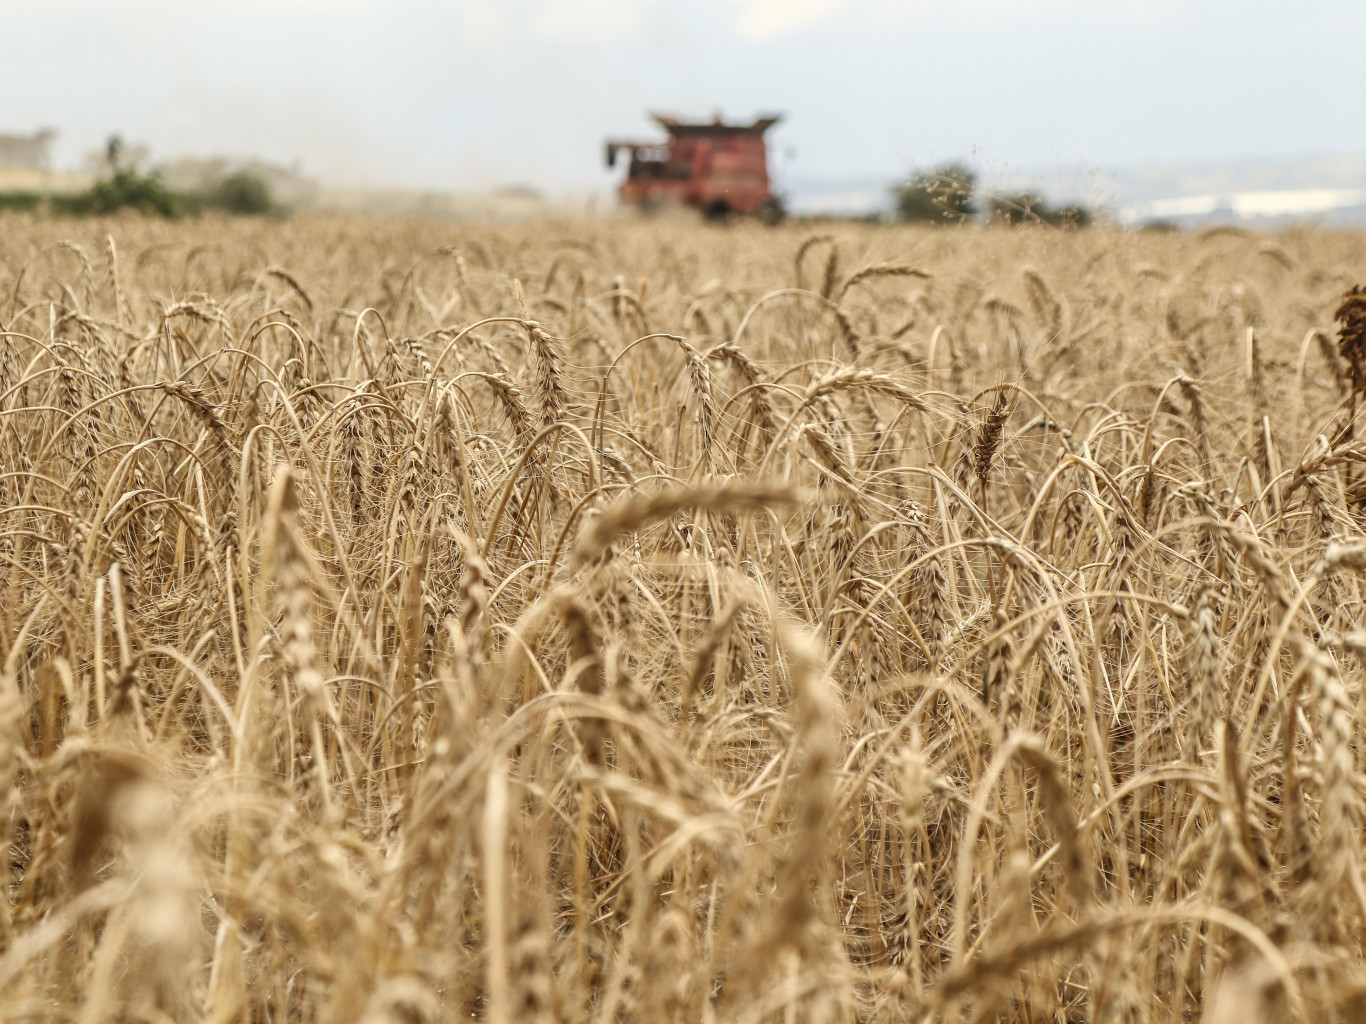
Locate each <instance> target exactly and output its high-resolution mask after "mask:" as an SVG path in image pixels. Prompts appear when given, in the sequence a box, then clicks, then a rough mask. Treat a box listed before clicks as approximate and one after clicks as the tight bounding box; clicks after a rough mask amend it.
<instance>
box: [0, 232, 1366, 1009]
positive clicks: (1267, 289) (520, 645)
mask: <svg viewBox="0 0 1366 1024" xmlns="http://www.w3.org/2000/svg"><path fill="white" fill-rule="evenodd" d="M0 227H3V235H2V236H0V237H3V242H0V258H2V259H0V328H3V332H2V333H0V459H2V460H3V461H2V462H0V773H3V786H0V799H3V801H4V808H5V813H4V814H3V815H2V816H0V829H3V832H2V833H0V843H2V844H3V845H4V847H5V849H6V850H7V851H8V856H7V857H6V859H5V864H6V865H7V866H8V867H7V870H8V872H9V878H8V880H9V887H8V890H7V894H8V898H7V899H3V900H0V1017H2V1018H3V1019H5V1020H13V1021H19V1020H27V1019H34V1020H59V1019H60V1020H75V1021H83V1022H86V1021H90V1022H93V1021H102V1020H111V1021H114V1020H151V1021H165V1020H190V1019H203V1020H213V1021H220V1022H227V1021H239V1020H240V1021H328V1022H332V1021H349V1020H355V1021H367V1022H381V1021H385V1022H400V1021H401V1022H409V1021H437V1020H449V1019H457V1018H460V1019H468V1018H469V1017H471V1016H473V1017H475V1018H478V1019H485V1020H489V1021H492V1022H495V1024H499V1022H511V1021H524V1020H525V1021H550V1020H575V1021H578V1020H589V1021H604V1022H607V1021H618V1020H642V1021H644V1020H680V1021H683V1020H687V1021H697V1020H702V1021H725V1022H730V1021H754V1022H759V1021H778V1020H781V1021H822V1022H823V1021H854V1020H869V1021H873V1020H887V1021H893V1020H895V1021H900V1020H908V1019H910V1020H924V1021H987V1020H997V1019H1001V1020H1021V1021H1082V1020H1092V1021H1115V1020H1128V1021H1143V1022H1147V1021H1154V1022H1157V1021H1185V1020H1195V1019H1200V1018H1202V1017H1208V1018H1209V1019H1212V1020H1218V1021H1237V1022H1238V1024H1254V1022H1257V1021H1272V1020H1304V1021H1309V1020H1314V1021H1319V1020H1335V1019H1336V1020H1344V1021H1345V1020H1358V1019H1362V1015H1363V1014H1364V1013H1366V965H1363V949H1362V935H1363V933H1364V932H1363V929H1366V887H1364V886H1363V878H1362V874H1363V868H1364V867H1366V858H1363V853H1362V831H1361V825H1362V822H1361V794H1362V783H1363V776H1362V765H1361V758H1362V744H1361V740H1362V716H1361V713H1360V710H1359V706H1358V705H1359V702H1360V699H1361V687H1362V681H1363V678H1364V676H1363V668H1362V658H1363V651H1366V634H1363V631H1362V628H1361V619H1362V614H1363V602H1362V580H1361V574H1362V571H1363V570H1366V535H1363V529H1362V524H1363V514H1364V513H1363V501H1366V489H1364V488H1363V483H1362V472H1361V466H1360V463H1361V462H1362V460H1363V457H1366V456H1364V455H1363V450H1362V447H1361V444H1360V442H1358V441H1357V440H1356V432H1355V428H1354V425H1353V420H1352V417H1353V416H1354V414H1355V409H1356V405H1357V402H1356V396H1357V392H1358V390H1359V384H1360V381H1359V380H1358V378H1359V377H1360V376H1361V375H1360V374H1359V373H1358V372H1357V370H1358V369H1359V366H1358V365H1357V364H1359V363H1360V361H1361V360H1360V359H1359V356H1360V353H1359V352H1358V349H1359V348H1360V346H1361V341H1360V324H1359V323H1358V321H1359V320H1360V317H1357V312H1359V311H1358V309H1357V306H1358V305H1360V303H1356V304H1355V305H1354V304H1353V303H1354V301H1355V300H1349V301H1348V302H1347V303H1346V304H1345V305H1344V306H1343V310H1344V313H1343V315H1344V318H1345V319H1344V325H1345V327H1344V331H1345V333H1344V336H1343V339H1344V340H1343V345H1342V349H1341V351H1340V352H1339V350H1338V348H1337V347H1336V345H1335V344H1334V339H1336V338H1337V336H1338V327H1337V325H1336V324H1335V322H1334V320H1335V315H1337V314H1338V312H1339V305H1340V304H1341V303H1342V301H1343V295H1344V293H1345V292H1346V291H1347V289H1348V288H1349V287H1350V286H1352V285H1353V284H1355V283H1356V279H1355V276H1354V275H1355V274H1356V273H1357V272H1358V271H1359V270H1360V268H1361V267H1362V266H1363V265H1366V263H1364V261H1363V257H1366V239H1363V238H1362V237H1361V236H1358V235H1346V234H1344V235H1332V234H1307V233H1306V234H1289V235H1284V236H1280V237H1278V238H1276V239H1269V238H1261V237H1257V236H1252V235H1246V234H1242V233H1229V232H1217V233H1209V234H1205V235H1197V236H1174V235H1163V236H1146V235H1132V234H1119V233H1111V232H1106V231H1101V230H1097V231H1091V232H1084V233H1075V232H1066V233H1056V232H1043V231H1029V230H1026V231H1021V230H1013V231H1010V230H1000V231H993V230H981V231H978V230H965V231H936V230H931V229H913V228H908V229H884V228H872V227H844V228H832V229H830V230H828V231H827V232H826V234H824V235H822V236H819V237H807V236H806V235H805V233H804V232H803V229H802V228H801V227H800V226H790V227H787V228H782V229H778V230H774V231H760V230H757V229H755V230H751V229H749V228H747V227H745V226H738V227H736V228H734V229H732V230H729V231H724V232H722V231H715V230H703V229H702V228H700V227H699V228H691V227H686V226H671V227H668V228H666V229H664V230H662V231H661V230H657V229H655V228H653V227H648V226H637V225H604V224H597V225H537V226H534V227H532V226H527V227H508V228H494V227H486V228H450V227H439V226H432V225H401V224H375V223H367V224H360V223H346V222H332V221H317V222H309V221H301V222H297V223H293V224H288V225H280V224H269V223H255V224H248V223H241V222H230V221H221V222H220V221H205V222H199V223H196V224H191V225H173V224H161V223H153V222H143V221H136V220H117V221H110V222H107V223H99V222H88V223H81V224H70V223H61V222H57V223H53V222H48V221H44V220H38V219H32V218H29V217H26V216H24V215H21V214H9V215H5V216H4V218H3V220H0ZM75 232H79V234H73V233H75ZM816 256H819V259H817V258H815V257H816ZM808 257H812V258H808ZM822 261H823V270H821V269H820V267H821V266H822ZM804 266H805V270H804ZM813 268H816V269H813ZM1353 317H1356V319H1353ZM1344 363H1345V364H1346V368H1344Z"/></svg>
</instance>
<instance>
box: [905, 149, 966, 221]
mask: <svg viewBox="0 0 1366 1024" xmlns="http://www.w3.org/2000/svg"><path fill="white" fill-rule="evenodd" d="M892 193H893V197H894V198H895V200H896V214H897V217H898V218H899V219H900V220H905V221H938V222H941V223H962V222H963V221H966V220H969V219H971V218H972V217H974V216H976V214H977V203H976V193H977V174H976V172H975V171H973V170H972V168H970V167H968V166H967V164H964V163H958V162H954V163H948V164H941V165H940V166H938V167H936V168H934V169H933V170H930V171H922V172H920V173H918V174H915V175H913V176H912V177H911V179H910V180H909V181H906V182H904V183H902V184H900V185H897V186H896V187H895V188H894V189H893V190H892Z"/></svg>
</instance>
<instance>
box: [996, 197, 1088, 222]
mask: <svg viewBox="0 0 1366 1024" xmlns="http://www.w3.org/2000/svg"><path fill="white" fill-rule="evenodd" d="M988 210H989V212H990V214H991V219H992V220H993V221H995V222H996V223H999V224H1031V223H1032V224H1052V225H1053V226H1054V227H1073V228H1084V227H1086V226H1087V225H1088V224H1090V223H1091V211H1090V210H1088V209H1087V208H1086V207H1084V206H1080V205H1077V204H1072V205H1069V206H1058V207H1054V206H1049V205H1048V203H1047V202H1046V201H1045V200H1044V198H1043V197H1042V196H1040V195H1039V194H1038V193H1036V192H1017V193H1015V194H1014V195H1008V196H995V197H993V198H992V200H991V202H990V203H989V204H988Z"/></svg>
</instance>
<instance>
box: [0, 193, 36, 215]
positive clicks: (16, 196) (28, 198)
mask: <svg viewBox="0 0 1366 1024" xmlns="http://www.w3.org/2000/svg"><path fill="white" fill-rule="evenodd" d="M42 202H43V197H42V195H41V194H40V193H38V192H0V210H21V211H28V210H36V209H38V207H39V206H41V205H42Z"/></svg>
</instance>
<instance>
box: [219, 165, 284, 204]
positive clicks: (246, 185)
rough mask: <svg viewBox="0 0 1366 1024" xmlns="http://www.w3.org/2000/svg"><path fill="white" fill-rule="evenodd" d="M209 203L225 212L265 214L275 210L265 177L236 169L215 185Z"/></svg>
mask: <svg viewBox="0 0 1366 1024" xmlns="http://www.w3.org/2000/svg"><path fill="white" fill-rule="evenodd" d="M208 205H209V206H212V207H215V208H216V209H219V210H222V211H224V212H225V213H236V214H263V213H271V212H273V211H274V210H275V201H274V199H273V198H272V196H271V194H270V186H269V185H268V184H267V183H266V180H265V178H263V177H261V176H260V175H259V174H253V173H252V172H251V171H245V170H243V171H234V172H233V173H232V174H229V175H227V176H226V177H225V178H223V179H222V180H221V181H219V182H218V183H217V185H215V186H214V187H213V189H212V190H211V191H210V192H209V195H208Z"/></svg>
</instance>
